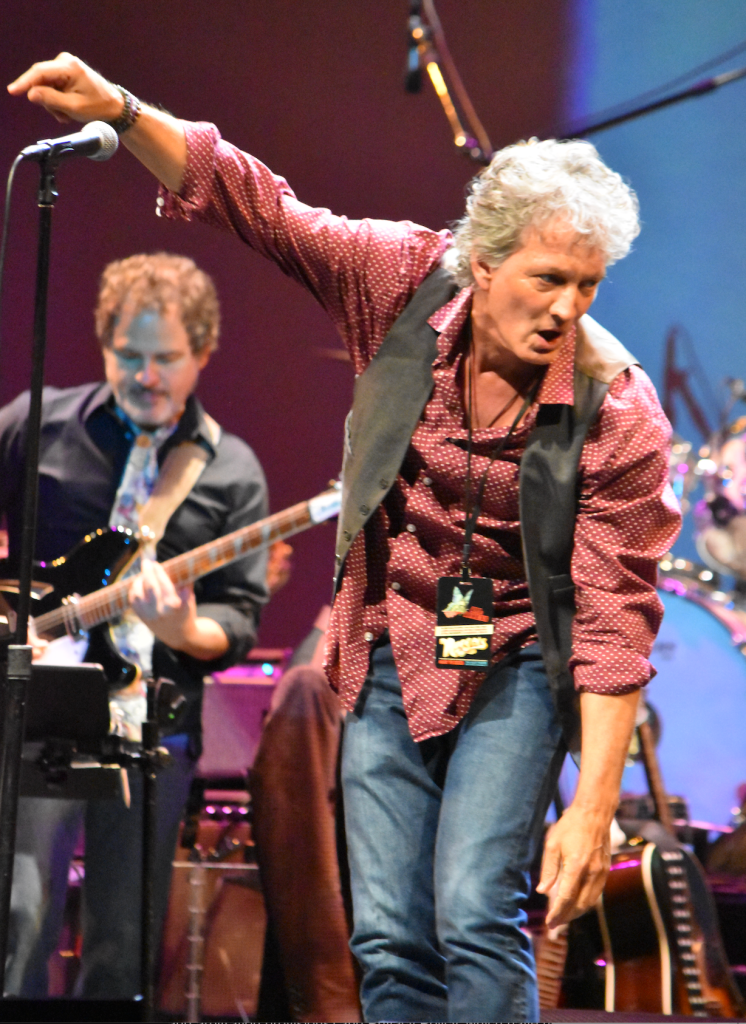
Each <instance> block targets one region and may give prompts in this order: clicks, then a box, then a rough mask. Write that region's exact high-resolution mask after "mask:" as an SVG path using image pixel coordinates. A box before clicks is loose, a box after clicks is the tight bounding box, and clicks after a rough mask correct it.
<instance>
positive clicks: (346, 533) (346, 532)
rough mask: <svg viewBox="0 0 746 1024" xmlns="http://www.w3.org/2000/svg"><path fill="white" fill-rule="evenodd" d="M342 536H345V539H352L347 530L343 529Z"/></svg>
mask: <svg viewBox="0 0 746 1024" xmlns="http://www.w3.org/2000/svg"><path fill="white" fill-rule="evenodd" d="M344 538H345V540H351V539H352V534H351V533H350V531H349V530H345V532H344Z"/></svg>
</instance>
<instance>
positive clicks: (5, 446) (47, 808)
mask: <svg viewBox="0 0 746 1024" xmlns="http://www.w3.org/2000/svg"><path fill="white" fill-rule="evenodd" d="M96 331H97V334H98V338H99V341H100V343H101V349H102V355H103V362H104V373H105V377H106V382H105V383H97V384H85V385H81V386H79V387H73V388H65V389H62V390H60V389H57V388H51V387H48V388H46V389H45V392H44V406H43V414H42V416H43V419H42V437H41V452H40V464H39V519H38V532H37V540H36V557H37V559H40V560H43V561H50V560H51V559H54V558H57V557H59V556H60V555H63V554H65V553H66V552H67V551H68V550H69V549H70V548H71V547H73V546H74V545H75V544H76V543H77V542H79V541H80V540H81V539H82V538H83V537H84V536H85V535H86V534H88V533H91V532H92V531H93V530H95V529H97V528H99V527H105V526H106V525H107V524H109V525H111V526H124V527H128V528H130V529H137V528H138V524H139V520H138V515H139V511H140V509H141V508H142V506H143V505H144V503H145V502H146V501H147V499H148V497H149V496H150V493H151V492H152V490H153V487H154V485H155V482H156V480H157V477H158V472H159V467H161V466H162V465H163V462H164V460H165V459H166V457H167V455H168V453H169V451H171V450H172V449H173V448H174V447H175V446H176V445H178V444H180V443H183V442H186V441H191V442H196V443H197V444H198V445H200V446H201V447H203V448H204V449H205V450H206V452H207V456H208V457H207V462H206V464H205V467H204V469H203V470H202V473H201V475H200V476H199V478H198V479H197V482H196V483H195V484H194V485H193V487H192V489H191V491H190V492H189V494H188V496H187V498H186V499H185V500H184V501H183V502H182V503H181V504H180V505H179V506H178V507H177V509H176V511H175V512H174V513H173V515H172V516H171V517H170V519H169V521H168V524H167V526H166V529H165V532H164V534H163V537H162V539H161V540H160V542H159V543H158V546H157V558H158V560H159V561H164V560H165V559H167V558H171V557H172V556H174V555H177V554H179V553H181V552H184V551H189V550H191V549H192V548H194V547H197V546H198V545H200V544H203V543H205V542H208V541H211V540H213V539H215V538H216V537H219V536H221V535H223V534H225V533H229V532H230V531H232V530H236V529H239V528H240V527H243V526H246V525H248V524H250V523H252V522H255V521H256V520H259V519H261V518H263V517H264V516H266V515H267V489H266V484H265V479H264V474H263V472H262V469H261V466H260V465H259V463H258V461H257V459H256V456H255V455H254V453H253V452H252V451H251V449H250V448H249V447H248V446H247V445H246V444H245V443H244V442H243V441H241V440H240V439H239V438H237V437H234V436H233V435H231V434H227V433H225V432H221V431H220V429H219V427H218V425H217V424H216V423H215V422H214V421H213V420H211V418H210V417H209V416H207V415H206V413H205V412H204V410H203V408H202V406H201V405H200V403H199V401H198V400H197V399H196V398H195V397H194V391H195V389H196V387H197V382H198V379H199V375H200V372H201V371H202V370H203V369H204V367H205V366H206V365H207V363H208V361H209V359H210V357H211V355H212V353H213V352H214V350H215V348H216V347H217V339H218V331H219V306H218V300H217V296H216V294H215V288H214V286H213V283H212V281H211V280H210V278H209V277H208V276H207V275H206V274H204V273H203V272H202V271H201V270H199V269H198V268H197V267H196V266H195V264H194V263H193V262H192V261H191V260H189V259H186V258H184V257H180V256H171V255H167V254H165V253H158V254H156V255H152V256H146V255H139V256H131V257H130V258H129V259H124V260H120V261H117V262H115V263H111V264H110V265H109V266H108V267H106V269H105V270H104V273H103V276H102V279H101V288H100V292H99V298H98V305H97V308H96ZM27 416H28V393H25V394H22V395H20V396H19V397H18V398H17V399H16V400H15V401H13V402H12V403H11V404H10V405H8V406H6V407H5V408H4V409H2V410H0V511H2V512H4V513H5V517H6V519H7V526H8V535H9V560H8V569H7V570H6V572H5V573H4V575H6V576H10V575H11V574H12V572H13V571H14V569H16V570H17V560H18V555H19V549H20V529H21V521H20V507H21V499H20V496H21V486H22V475H23V452H24V435H25V431H26V422H27ZM141 568H142V574H141V576H139V577H136V578H135V579H134V580H133V583H132V585H131V588H130V600H131V604H132V608H133V609H134V611H135V612H136V616H131V617H130V618H127V619H125V620H124V621H123V622H122V623H120V624H118V625H116V626H115V629H114V636H115V639H116V641H117V646H118V647H119V649H120V650H122V651H124V652H125V653H126V655H127V657H129V658H130V659H131V660H134V661H136V662H137V663H138V664H139V666H140V668H141V669H142V671H143V674H146V675H148V674H151V673H152V674H153V675H154V676H155V677H156V678H157V677H166V678H169V679H172V680H174V681H175V682H176V683H177V685H178V686H179V687H180V689H181V691H182V692H183V694H184V695H185V697H186V699H187V703H186V714H185V716H184V718H183V719H181V721H180V724H179V726H178V728H179V732H178V734H176V735H172V736H169V737H167V738H166V739H165V745H166V746H167V747H168V748H169V750H170V752H171V754H172V755H173V763H172V764H171V765H170V766H169V767H168V768H166V769H164V770H163V771H161V772H160V773H159V775H158V829H159V836H158V870H157V875H156V878H155V893H156V917H157V920H158V922H159V924H160V923H162V921H163V917H164V914H165V909H166V901H167V896H168V890H169V878H170V871H171V860H172V857H173V852H174V849H175V845H176V838H177V831H178V825H179V821H180V819H181V815H182V811H183V808H184V804H185V802H186V798H187V795H188V791H189V785H190V781H191V778H192V775H193V772H194V766H195V763H196V759H197V757H198V756H199V751H200V707H201V694H202V679H203V677H204V676H205V675H206V674H207V673H210V672H213V671H216V670H218V669H223V668H226V667H228V666H229V665H231V664H233V663H234V662H236V661H239V660H241V659H242V658H243V657H244V656H245V655H246V653H247V651H248V650H249V649H250V648H251V646H252V644H253V643H254V640H255V636H256V629H257V623H258V618H259V611H260V609H261V607H262V605H263V604H264V602H265V601H266V599H267V592H266V558H265V555H264V554H263V553H260V554H256V555H252V556H250V557H247V558H244V559H241V560H240V561H238V562H235V563H233V564H232V565H229V566H227V567H225V568H223V569H219V570H217V571H216V572H213V573H210V574H209V575H207V576H205V577H204V578H203V579H201V580H199V581H198V582H197V583H196V584H195V585H194V588H193V589H192V588H187V589H185V590H183V591H179V592H177V591H176V590H175V588H174V586H173V584H172V583H171V581H170V579H169V578H168V576H167V575H166V573H165V572H164V571H163V569H162V568H161V567H160V565H159V564H158V562H157V561H151V560H149V559H145V558H143V559H142V565H141ZM146 627H147V628H146ZM35 647H36V649H37V650H36V653H37V654H42V653H43V650H44V647H45V643H44V641H37V642H36V643H35ZM119 703H120V705H121V706H122V707H123V708H124V709H125V714H126V711H127V708H128V707H129V708H136V707H137V706H138V704H140V705H141V704H142V700H141V698H139V699H138V696H137V695H135V696H134V698H131V699H130V700H129V701H127V700H126V699H120V701H119ZM129 781H130V789H131V794H132V807H131V809H129V810H128V809H127V808H126V806H125V804H124V802H122V801H119V800H91V801H89V802H87V803H86V802H85V801H80V800H77V801H73V800H58V799H45V798H41V799H39V798H34V799H29V798H24V799H21V801H20V805H19V818H18V834H17V841H16V858H15V868H14V879H13V883H14V884H13V900H12V904H13V920H12V927H11V944H12V947H13V955H12V958H11V963H10V965H9V971H8V973H7V976H6V979H7V988H8V992H9V993H10V994H22V995H24V996H36V997H38V996H44V995H46V994H47V960H48V958H49V955H50V953H52V952H53V951H54V949H55V948H56V944H57V940H58V935H59V931H60V928H61V923H62V912H63V908H64V900H65V891H66V884H67V873H68V869H69V864H70V859H71V857H72V854H73V851H74V849H75V845H76V843H77V841H78V837H79V834H80V829H81V827H82V826H83V824H85V843H86V875H85V886H84V919H83V953H82V972H81V977H80V979H79V982H78V988H79V990H80V994H81V995H83V996H85V997H90V998H125V999H126V998H131V997H133V996H135V995H136V994H137V993H138V992H139V990H140V961H139V956H140V926H139V915H140V900H139V897H140V856H141V854H140V848H141V806H142V803H141V801H142V793H141V788H140V779H139V776H138V773H137V772H131V773H130V780H129Z"/></svg>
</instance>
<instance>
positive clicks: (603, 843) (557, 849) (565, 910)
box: [536, 805, 611, 928]
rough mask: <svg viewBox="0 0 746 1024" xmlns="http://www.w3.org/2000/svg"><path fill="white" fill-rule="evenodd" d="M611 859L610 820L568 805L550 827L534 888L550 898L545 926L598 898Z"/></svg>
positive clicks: (565, 918)
mask: <svg viewBox="0 0 746 1024" xmlns="http://www.w3.org/2000/svg"><path fill="white" fill-rule="evenodd" d="M610 863H611V843H610V837H609V823H608V821H607V820H606V817H605V816H604V817H603V819H601V818H600V817H599V816H598V815H597V814H594V813H593V812H590V811H584V810H583V809H581V808H579V807H576V806H575V805H571V806H570V807H569V808H568V809H567V811H565V813H564V814H563V815H562V817H561V818H560V820H559V821H558V822H556V823H555V824H554V825H552V827H551V828H550V829H549V831H548V833H547V837H546V841H545V844H544V858H543V860H542V866H541V880H540V882H539V884H538V886H537V887H536V888H537V892H541V893H545V894H546V895H547V896H548V898H549V905H548V907H547V916H546V924H547V927H548V928H555V927H556V926H557V925H560V924H566V923H567V922H568V921H572V920H573V918H575V917H579V916H580V915H581V914H584V913H585V912H586V910H590V908H591V907H593V906H594V905H595V903H596V901H597V900H598V897H599V896H600V895H601V892H602V890H603V887H604V883H605V882H606V877H607V875H608V873H609V865H610Z"/></svg>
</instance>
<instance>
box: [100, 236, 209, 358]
mask: <svg viewBox="0 0 746 1024" xmlns="http://www.w3.org/2000/svg"><path fill="white" fill-rule="evenodd" d="M173 305H175V306H176V307H177V309H178V310H179V313H180V315H181V319H182V322H183V324H184V327H185V329H186V332H187V334H188V335H189V344H190V346H191V349H192V352H193V353H194V354H195V355H198V354H199V353H200V352H205V351H207V352H214V351H215V349H216V348H217V347H218V334H219V332H220V304H219V302H218V296H217V293H216V291H215V285H214V284H213V283H212V280H211V278H209V277H208V276H207V274H205V273H204V271H202V270H200V269H199V267H198V266H197V265H196V263H195V262H194V261H193V260H190V259H189V258H188V257H186V256H173V255H172V254H171V253H167V252H156V253H153V254H151V255H149V254H146V253H140V254H139V255H137V256H128V257H127V259H124V260H114V262H113V263H110V264H109V265H108V266H107V267H105V268H104V272H103V273H102V275H101V284H100V287H99V292H98V302H97V304H96V309H95V317H96V334H97V335H98V340H99V341H100V342H101V345H102V346H104V347H108V346H110V345H111V339H112V336H113V334H114V328H115V326H116V323H117V321H118V320H119V318H120V317H121V315H122V313H123V312H124V311H125V309H126V311H127V313H128V314H129V315H131V316H137V315H138V314H139V313H141V312H143V310H146V309H147V310H155V311H157V312H158V313H164V312H165V311H166V308H167V307H169V306H173Z"/></svg>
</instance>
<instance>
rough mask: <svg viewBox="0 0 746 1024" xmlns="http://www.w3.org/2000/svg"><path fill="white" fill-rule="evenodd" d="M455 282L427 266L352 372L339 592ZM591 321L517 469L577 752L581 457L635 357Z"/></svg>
mask: <svg viewBox="0 0 746 1024" xmlns="http://www.w3.org/2000/svg"><path fill="white" fill-rule="evenodd" d="M458 290H459V289H458V285H457V284H456V283H455V281H454V280H453V277H452V276H451V275H450V274H449V273H448V272H447V271H445V270H443V269H438V270H435V271H434V272H433V273H432V274H430V276H429V277H427V278H426V279H425V281H424V282H423V283H422V284H421V285H420V287H419V288H418V289H417V291H416V292H415V294H414V296H413V297H412V299H411V300H410V302H409V304H408V305H407V306H406V308H405V309H404V311H403V312H402V313H401V315H400V316H399V317H398V319H397V320H396V322H395V323H394V325H393V327H392V328H391V330H390V331H389V333H388V334H387V335H386V337H385V338H384V340H383V343H382V344H381V347H380V349H379V350H378V352H377V353H376V355H375V356H374V357H373V359H372V360H371V362H370V364H369V366H368V367H367V369H366V370H365V372H364V373H362V374H361V375H360V376H359V377H358V378H357V380H356V381H355V396H354V401H353V405H352V410H351V412H350V414H349V416H348V417H347V422H346V424H345V450H344V463H343V469H342V511H341V513H340V516H339V522H338V528H337V546H336V565H335V568H336V575H335V593H336V591H337V590H338V588H339V586H340V583H341V579H342V573H343V570H344V562H345V558H346V556H347V553H348V551H349V549H350V546H351V544H352V542H353V541H354V539H355V537H356V536H357V534H358V533H359V531H360V530H361V529H362V527H363V526H365V524H366V523H367V521H368V520H369V519H370V517H371V516H372V515H373V513H374V512H375V510H376V509H377V508H378V506H379V505H380V503H381V501H382V500H383V499H384V498H385V497H386V495H387V494H388V492H389V490H390V488H391V486H392V484H393V482H394V480H395V479H396V476H397V473H398V472H399V468H400V466H401V464H402V462H403V460H404V457H405V455H406V453H407V449H408V447H409V442H410V440H411V437H412V434H413V433H414V430H415V428H416V426H417V423H418V421H419V419H420V416H421V415H422V412H423V410H424V408H425V405H426V404H427V402H428V400H429V399H430V395H431V393H432V389H433V377H432V364H433V361H434V360H435V359H436V357H437V354H438V350H437V339H438V335H437V332H436V331H435V330H434V329H433V328H432V327H430V326H429V324H428V323H427V321H428V319H429V318H430V317H431V316H432V314H433V313H435V312H436V310H438V309H440V308H441V306H444V305H445V304H446V303H447V302H449V301H450V300H451V299H452V298H453V296H454V295H455V294H456V292H457V291H458ZM583 319H584V320H585V319H586V318H583ZM587 320H588V324H587V328H586V331H583V332H581V331H579V335H581V337H582V342H583V345H582V348H583V352H582V357H583V361H584V363H585V364H586V365H588V366H589V367H590V368H591V369H592V371H593V375H591V374H590V373H586V372H583V370H581V369H579V368H578V361H579V360H578V351H579V349H580V348H581V346H579V345H577V344H576V367H575V404H574V406H572V407H571V406H568V405H541V406H540V407H539V412H538V415H537V418H536V423H535V425H534V429H533V430H532V431H531V434H530V435H529V438H528V441H527V442H526V450H525V452H524V454H523V458H522V459H521V468H520V474H519V488H520V490H519V508H520V519H521V536H522V541H523V553H524V563H525V566H526V578H527V581H528V588H529V593H530V595H531V604H532V607H533V611H534V616H535V619H536V629H537V632H538V635H539V641H540V643H541V650H542V655H543V658H544V664H545V666H546V670H547V676H548V678H549V683H550V686H551V689H552V693H553V696H554V700H555V704H556V707H557V711H558V714H559V717H560V721H561V723H562V729H563V733H564V736H565V740H566V742H567V745H568V747H569V749H570V750H571V751H573V752H574V753H575V752H576V751H577V750H578V749H579V740H580V729H579V726H580V719H579V714H578V702H577V698H576V694H575V687H574V685H573V680H572V675H571V673H570V671H569V669H568V662H569V659H570V654H571V651H572V635H571V631H572V620H573V616H574V614H575V600H574V592H575V587H574V584H573V582H572V578H571V576H570V562H571V558H572V550H573V539H574V532H575V517H576V514H577V504H578V480H577V471H578V463H579V461H580V454H581V451H582V448H583V444H584V443H585V439H586V436H587V434H588V430H589V429H590V427H591V425H592V424H593V422H594V420H595V419H596V416H597V415H598V411H599V409H600V408H601V404H602V403H603V400H604V398H605V396H606V392H607V391H608V387H609V381H610V380H611V379H613V376H615V375H616V373H618V372H620V371H621V369H624V368H625V367H626V366H630V365H631V364H632V363H634V362H635V361H636V360H635V359H634V358H633V357H632V356H630V355H629V353H628V352H626V350H625V349H624V348H623V347H622V346H621V345H620V344H619V342H617V341H616V339H614V338H612V337H611V335H608V334H607V333H606V332H605V331H603V328H600V327H599V326H598V325H597V324H595V323H594V322H593V321H591V320H590V318H587ZM591 327H592V328H593V330H594V331H598V332H601V338H600V345H599V346H595V345H594V343H593V342H592V341H590V340H589V338H588V328H591ZM599 377H601V378H605V379H599Z"/></svg>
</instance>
